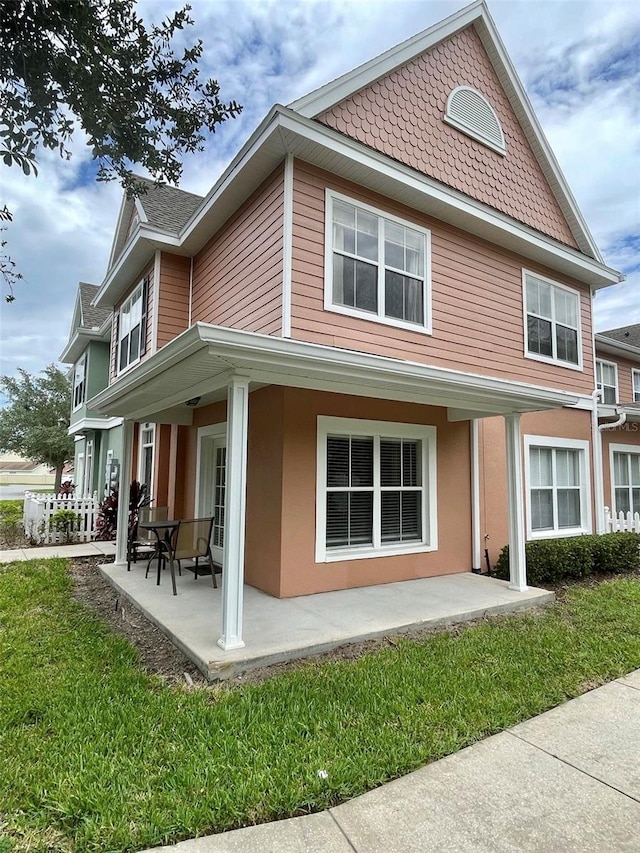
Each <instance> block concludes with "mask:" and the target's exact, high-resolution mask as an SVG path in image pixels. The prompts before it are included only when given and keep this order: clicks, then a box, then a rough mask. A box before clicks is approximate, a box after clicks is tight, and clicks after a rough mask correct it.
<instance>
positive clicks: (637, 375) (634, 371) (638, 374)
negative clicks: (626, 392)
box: [631, 367, 640, 403]
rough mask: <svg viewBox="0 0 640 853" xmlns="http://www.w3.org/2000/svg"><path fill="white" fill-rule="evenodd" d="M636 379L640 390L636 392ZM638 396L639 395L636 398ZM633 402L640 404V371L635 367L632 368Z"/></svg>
mask: <svg viewBox="0 0 640 853" xmlns="http://www.w3.org/2000/svg"><path fill="white" fill-rule="evenodd" d="M636 379H637V381H638V390H637V391H636ZM636 394H637V395H638V396H637V398H636ZM631 400H632V402H633V403H640V370H637V369H636V368H635V367H632V368H631Z"/></svg>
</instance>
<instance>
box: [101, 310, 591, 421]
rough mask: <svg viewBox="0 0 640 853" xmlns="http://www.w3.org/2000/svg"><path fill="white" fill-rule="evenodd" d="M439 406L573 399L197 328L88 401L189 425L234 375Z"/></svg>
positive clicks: (497, 407)
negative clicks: (195, 407) (192, 402)
mask: <svg viewBox="0 0 640 853" xmlns="http://www.w3.org/2000/svg"><path fill="white" fill-rule="evenodd" d="M234 374H235V375H240V376H245V377H247V378H248V379H249V380H250V381H251V384H252V387H254V388H255V387H256V386H259V385H285V386H290V387H295V388H310V389H315V390H320V391H330V392H334V393H338V394H353V395H357V396H364V397H377V398H381V399H389V400H401V401H406V402H414V403H421V404H424V405H431V406H441V407H445V408H447V409H448V410H449V417H450V419H451V420H460V419H468V418H471V417H483V416H488V415H496V414H510V413H513V412H529V411H539V410H544V409H552V408H558V407H560V406H571V405H574V404H575V403H577V397H575V396H574V395H571V394H568V393H566V392H563V391H554V390H550V389H548V388H540V387H537V386H534V385H527V384H524V383H518V382H514V381H509V380H503V379H495V378H492V377H487V376H479V375H477V374H470V373H463V372H461V371H455V370H447V369H444V368H438V367H431V366H429V365H424V364H418V363H415V362H409V361H401V360H399V359H391V358H384V357H381V356H373V355H368V354H366V353H361V352H353V351H350V350H338V349H335V348H332V347H325V346H320V345H318V344H310V343H306V342H302V341H294V340H291V339H284V338H276V337H272V336H269V335H261V334H256V333H253V332H244V331H239V330H237V329H229V328H224V327H221V326H211V325H208V324H204V323H197V324H195V325H194V326H192V327H191V328H190V329H188V330H187V331H186V332H183V333H182V334H181V335H179V336H178V337H177V338H175V339H174V340H173V341H171V342H170V343H169V344H167V346H165V347H163V348H162V349H161V350H160V351H159V352H157V353H156V354H155V355H153V356H151V358H149V359H147V360H146V361H145V362H143V363H142V364H141V365H139V366H138V367H137V368H135V369H134V370H132V371H131V372H130V373H127V374H125V375H124V376H122V377H120V378H119V379H118V380H117V381H116V382H115V383H114V384H113V385H111V386H110V387H109V388H107V389H105V390H104V391H102V392H101V393H100V394H98V395H97V396H96V397H94V398H93V399H92V400H91V401H90V406H91V408H92V409H94V410H96V411H98V412H100V413H103V414H105V415H110V416H119V417H124V418H128V419H132V420H155V421H156V422H159V423H191V416H192V411H193V408H192V407H190V406H187V401H188V400H193V399H194V398H196V397H199V398H200V400H199V401H198V404H197V405H200V406H202V405H205V404H207V403H209V402H213V401H214V400H216V399H224V398H225V397H226V388H227V384H228V381H229V379H230V377H231V376H232V375H234Z"/></svg>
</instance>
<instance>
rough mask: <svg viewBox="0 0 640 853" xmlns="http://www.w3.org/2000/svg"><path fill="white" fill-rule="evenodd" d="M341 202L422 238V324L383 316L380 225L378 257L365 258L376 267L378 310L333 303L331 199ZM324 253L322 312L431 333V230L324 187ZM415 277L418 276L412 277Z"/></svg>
mask: <svg viewBox="0 0 640 853" xmlns="http://www.w3.org/2000/svg"><path fill="white" fill-rule="evenodd" d="M334 201H343V202H345V203H346V204H352V205H353V206H354V207H357V208H360V209H361V210H364V211H366V212H367V213H371V214H373V215H374V216H377V217H379V219H382V220H384V219H388V220H389V221H390V222H395V223H396V224H398V225H402V226H403V227H405V228H410V229H411V230H412V231H418V232H419V233H420V234H422V235H423V236H424V237H425V257H424V290H423V311H424V323H422V324H418V323H410V322H408V321H406V320H400V319H396V318H394V317H385V315H384V307H385V302H384V294H385V288H384V280H385V277H384V271H385V265H384V232H383V229H382V228H379V229H378V260H377V261H375V262H373V261H368V263H370V264H372V265H374V263H375V266H376V267H377V269H378V311H377V313H376V314H374V313H373V312H370V311H362V310H360V309H358V308H355V307H351V306H349V305H339V304H338V305H336V304H334V302H333V202H334ZM324 246H325V256H324V307H325V311H333V312H334V313H336V314H345V315H346V316H348V317H357V318H358V319H359V320H369V321H370V322H372V323H382V324H383V325H385V326H394V327H396V328H402V329H410V330H411V331H412V332H418V333H419V334H423V335H430V334H431V331H432V311H431V232H430V231H429V230H428V229H427V228H424V227H422V226H421V225H417V224H416V223H415V222H409V221H408V220H406V219H401V218H400V217H398V216H394V215H393V214H391V213H387V212H386V211H384V210H380V208H377V207H372V206H371V205H370V204H365V202H362V201H359V200H358V199H355V198H350V197H349V196H346V195H342V194H341V193H337V192H334V191H333V190H329V189H327V190H325V237H324ZM412 277H413V278H417V276H412Z"/></svg>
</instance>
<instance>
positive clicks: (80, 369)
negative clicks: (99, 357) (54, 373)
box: [73, 353, 87, 411]
mask: <svg viewBox="0 0 640 853" xmlns="http://www.w3.org/2000/svg"><path fill="white" fill-rule="evenodd" d="M86 374H87V354H86V353H85V354H84V355H83V356H82V358H81V359H80V361H78V362H77V363H76V366H75V368H74V370H73V409H74V411H75V410H76V409H78V408H80V406H81V405H82V404H83V403H84V401H85V395H86V389H87V375H86Z"/></svg>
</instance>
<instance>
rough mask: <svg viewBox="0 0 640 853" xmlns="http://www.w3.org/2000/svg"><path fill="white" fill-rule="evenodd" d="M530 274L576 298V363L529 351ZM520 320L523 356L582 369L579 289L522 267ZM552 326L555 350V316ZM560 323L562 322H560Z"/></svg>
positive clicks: (568, 367) (560, 365) (557, 365)
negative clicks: (528, 279)
mask: <svg viewBox="0 0 640 853" xmlns="http://www.w3.org/2000/svg"><path fill="white" fill-rule="evenodd" d="M528 275H531V276H534V277H535V278H537V279H539V280H540V281H544V282H545V283H546V284H550V285H551V286H552V287H557V288H558V289H559V290H566V291H567V292H568V293H572V294H573V295H574V296H575V297H576V298H577V300H578V328H577V329H576V332H577V336H578V340H577V346H578V363H577V364H572V363H571V362H570V361H562V360H561V359H558V358H556V357H554V356H548V355H541V354H540V353H538V352H529V334H528V323H527V316H528V313H529V312H528V311H527V276H528ZM522 321H523V329H522V331H523V337H524V356H525V358H530V359H532V360H533V361H542V362H544V363H545V364H554V365H555V366H556V367H566V368H567V369H569V370H580V371H582V370H584V366H583V361H582V317H581V304H580V291H579V290H576V289H575V288H574V287H568V286H567V285H566V284H561V283H560V282H559V281H554V280H553V279H551V278H547V277H546V276H544V275H540V274H539V273H537V272H534V271H533V270H528V269H524V268H523V270H522ZM551 322H552V324H553V326H552V328H553V330H554V335H553V347H554V350H555V347H556V339H555V325H556V321H555V318H554V319H552V321H551ZM561 325H562V324H561Z"/></svg>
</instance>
